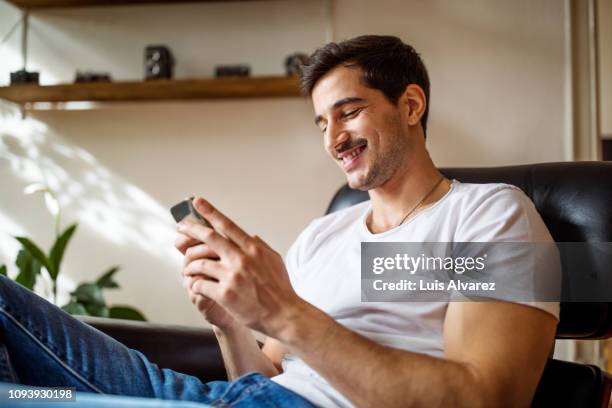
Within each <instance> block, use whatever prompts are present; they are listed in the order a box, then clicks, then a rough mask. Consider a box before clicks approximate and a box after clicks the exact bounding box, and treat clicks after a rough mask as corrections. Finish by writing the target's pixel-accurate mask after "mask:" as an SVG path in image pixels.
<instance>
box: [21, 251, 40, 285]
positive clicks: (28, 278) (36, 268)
mask: <svg viewBox="0 0 612 408" xmlns="http://www.w3.org/2000/svg"><path fill="white" fill-rule="evenodd" d="M15 265H17V268H19V274H18V275H17V277H16V278H15V282H17V283H19V284H20V285H22V286H24V287H26V288H28V289H30V290H33V289H34V285H35V284H36V277H37V276H38V275H39V274H40V268H41V265H40V262H38V261H37V260H36V259H34V257H33V256H32V253H31V252H30V251H28V250H27V249H21V250H20V251H19V253H18V254H17V259H16V260H15Z"/></svg>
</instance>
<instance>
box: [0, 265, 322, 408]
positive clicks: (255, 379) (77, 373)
mask: <svg viewBox="0 0 612 408" xmlns="http://www.w3.org/2000/svg"><path fill="white" fill-rule="evenodd" d="M0 382H1V383H5V384H2V386H0V389H1V388H2V387H5V388H6V387H7V386H9V385H8V384H6V383H12V384H25V385H30V386H44V387H75V389H76V391H77V401H79V404H78V405H79V406H81V405H86V406H88V407H98V406H100V407H102V406H104V407H112V406H120V405H123V403H122V402H121V401H122V400H124V399H125V398H121V397H116V396H124V397H126V396H129V397H139V398H132V399H130V400H129V401H130V402H129V403H126V405H129V406H135V405H136V406H137V405H141V406H143V407H144V406H152V405H147V404H146V403H145V401H146V400H142V398H157V399H164V400H175V401H177V400H178V401H190V402H191V404H189V403H184V404H183V405H181V403H180V402H175V403H171V402H170V401H168V402H165V403H164V404H169V405H168V406H172V407H174V405H173V404H175V405H176V406H177V407H178V406H194V405H197V404H194V403H199V404H206V405H208V406H215V407H217V406H219V407H221V406H222V407H296V408H299V407H307V408H311V407H314V405H312V404H311V403H310V402H308V401H307V400H306V399H304V398H303V397H301V396H300V395H298V394H296V393H294V392H293V391H291V390H288V389H287V388H284V387H282V386H281V385H278V384H276V383H275V382H273V381H271V380H270V379H269V378H267V377H265V376H263V375H261V374H259V373H255V372H253V373H248V374H246V375H243V376H242V377H240V378H238V379H236V380H234V381H211V382H208V383H203V382H202V381H200V380H199V379H198V378H196V377H193V376H190V375H186V374H182V373H179V372H176V371H172V370H169V369H165V368H159V367H158V366H157V365H155V364H153V363H151V362H150V361H148V360H147V358H146V357H145V356H144V355H143V354H142V353H140V352H138V351H136V350H132V349H129V348H127V347H125V346H124V345H123V344H121V343H119V342H118V341H115V340H114V339H112V338H111V337H109V336H107V335H105V334H104V333H101V332H100V331H98V330H96V329H94V328H93V327H90V326H88V325H86V324H85V323H82V322H81V321H79V320H77V319H75V318H73V317H71V316H70V315H68V314H66V313H65V312H63V311H62V310H61V309H59V308H58V307H56V306H54V305H52V304H51V303H49V302H47V301H46V300H44V299H42V298H41V297H39V296H37V295H35V294H34V293H32V292H31V291H29V290H27V289H25V288H23V287H22V286H20V285H19V284H17V283H15V282H13V281H11V280H9V279H7V278H6V277H4V276H1V275H0ZM83 393H93V394H98V395H92V394H83ZM100 394H105V396H101V395H100ZM108 395H113V396H114V397H109V396H108ZM150 402H152V401H150ZM158 402H159V401H158ZM51 404H52V406H53V407H59V405H58V403H51ZM70 404H73V405H70ZM105 404H108V405H105ZM2 405H3V406H6V405H5V404H2ZM16 406H19V407H24V406H25V405H23V403H21V402H19V403H17V405H16ZM38 406H40V405H38ZM66 406H74V403H66ZM164 406H166V405H164ZM200 406H202V405H200Z"/></svg>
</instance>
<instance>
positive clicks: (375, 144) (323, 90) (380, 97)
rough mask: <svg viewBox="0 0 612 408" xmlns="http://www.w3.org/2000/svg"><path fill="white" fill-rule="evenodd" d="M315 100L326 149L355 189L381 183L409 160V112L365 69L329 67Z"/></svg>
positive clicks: (316, 87)
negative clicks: (371, 81) (367, 77)
mask: <svg viewBox="0 0 612 408" xmlns="http://www.w3.org/2000/svg"><path fill="white" fill-rule="evenodd" d="M312 101H313V105H314V110H315V115H316V118H315V122H316V124H317V126H319V128H320V129H321V131H322V132H323V135H324V141H325V142H324V143H325V150H326V151H327V153H328V154H329V155H330V156H331V157H332V159H333V160H334V162H336V163H337V164H338V165H339V166H340V168H341V169H342V170H343V171H344V173H345V174H346V178H347V181H348V184H349V186H350V187H351V188H354V189H359V190H370V189H373V188H376V187H379V186H381V185H383V184H384V183H385V182H386V181H387V180H389V178H390V177H391V176H393V174H395V173H396V172H397V170H398V169H399V168H400V167H401V166H402V165H403V163H404V161H405V160H406V158H407V155H408V148H409V135H408V132H407V131H406V130H405V129H407V127H406V125H405V118H404V116H405V115H403V113H402V111H401V110H400V109H399V108H398V107H397V106H395V105H393V104H392V103H391V102H389V100H388V99H387V98H386V97H385V96H384V94H383V93H382V92H381V91H379V90H377V89H372V88H368V87H367V86H365V85H364V84H363V83H362V81H361V70H360V69H359V68H352V67H351V68H347V67H344V66H339V67H336V68H334V69H333V70H331V71H329V72H328V73H327V74H326V75H325V76H323V77H322V78H321V79H320V80H319V81H318V82H317V84H316V85H315V87H314V89H313V91H312Z"/></svg>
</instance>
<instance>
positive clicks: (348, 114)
mask: <svg viewBox="0 0 612 408" xmlns="http://www.w3.org/2000/svg"><path fill="white" fill-rule="evenodd" d="M359 112H361V108H357V109H353V110H352V111H349V112H346V113H343V114H342V118H347V119H350V118H352V117H355V116H357V114H358V113H359Z"/></svg>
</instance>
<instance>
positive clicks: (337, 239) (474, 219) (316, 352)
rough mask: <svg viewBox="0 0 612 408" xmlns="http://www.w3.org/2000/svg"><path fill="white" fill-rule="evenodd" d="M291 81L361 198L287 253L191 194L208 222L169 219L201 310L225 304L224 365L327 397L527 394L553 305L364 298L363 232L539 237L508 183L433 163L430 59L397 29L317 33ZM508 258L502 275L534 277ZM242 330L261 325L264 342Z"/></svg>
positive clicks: (444, 400) (374, 402)
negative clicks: (318, 43) (477, 179)
mask: <svg viewBox="0 0 612 408" xmlns="http://www.w3.org/2000/svg"><path fill="white" fill-rule="evenodd" d="M303 88H304V90H305V91H306V92H307V93H308V94H310V95H311V96H312V101H313V105H314V110H315V123H316V125H317V126H318V127H319V128H320V130H321V132H322V133H323V140H324V146H325V149H326V151H327V153H328V154H329V155H330V157H331V158H332V160H334V161H335V162H336V163H337V164H338V166H339V167H340V168H341V169H342V171H343V172H344V173H345V175H346V178H347V180H348V183H349V185H350V187H352V188H354V189H361V190H367V191H368V193H369V195H370V201H369V202H365V203H362V204H358V205H355V206H353V207H350V208H348V209H345V210H342V211H339V212H337V213H333V214H330V215H327V216H325V217H322V218H320V219H317V220H315V221H313V222H312V223H311V224H310V225H309V226H308V227H307V228H306V230H305V231H303V232H302V234H301V235H300V236H299V238H298V240H297V241H296V242H295V243H294V245H293V246H292V247H291V249H290V250H289V252H288V254H287V257H286V262H285V265H284V264H283V263H282V262H281V260H280V256H279V255H278V254H276V253H275V252H273V251H272V250H271V249H270V248H269V247H268V246H267V245H266V244H265V243H263V242H262V241H261V240H260V239H259V238H258V237H251V236H249V235H248V234H246V233H245V232H244V231H242V230H241V229H240V228H239V227H238V226H236V225H234V224H233V223H232V222H231V221H230V220H228V219H227V218H226V217H225V216H223V215H222V214H221V213H219V212H218V211H217V210H216V209H214V208H213V207H212V206H211V205H210V204H209V203H207V202H206V201H204V200H202V199H197V200H196V202H195V204H196V206H197V208H198V209H199V210H200V211H201V213H202V214H203V215H204V216H205V217H206V218H207V219H209V220H210V221H211V223H212V224H213V226H214V229H215V230H216V231H217V232H215V231H213V230H211V229H207V228H204V227H200V226H193V225H184V226H181V227H180V231H181V232H182V233H184V234H186V237H185V238H180V239H179V241H178V242H177V246H178V247H179V249H181V250H182V251H186V260H185V263H186V265H187V266H186V268H185V271H184V273H185V275H186V276H188V277H189V288H190V293H191V295H192V298H193V299H194V301H196V303H197V302H198V300H195V299H196V298H197V299H199V302H200V303H199V305H200V309H201V310H203V311H205V310H207V307H209V306H211V305H214V306H213V309H212V310H213V311H214V312H215V313H217V312H218V308H223V309H224V310H225V311H226V314H225V315H224V316H222V318H221V319H220V321H219V322H218V323H219V324H217V325H216V329H215V330H216V333H217V335H218V338H219V341H220V344H221V346H222V350H223V352H224V353H223V354H224V358H225V362H226V365H227V367H228V370H229V372H230V374H231V375H232V377H234V378H235V377H237V376H239V375H241V374H244V373H246V372H248V371H258V372H261V373H263V374H265V375H266V376H269V377H272V381H274V382H276V383H278V384H281V385H283V386H284V387H286V388H288V389H291V390H293V391H294V392H295V393H297V394H300V395H302V396H304V397H305V398H306V399H308V400H309V401H311V402H313V403H315V404H317V405H321V406H326V407H327V406H329V407H332V406H338V407H348V406H352V405H355V406H363V407H366V406H376V407H406V406H424V407H433V406H445V407H448V406H464V407H479V406H500V405H501V406H528V405H529V404H530V401H531V399H532V397H533V394H534V391H535V389H536V386H537V384H538V381H539V378H540V376H541V374H542V371H543V368H544V365H545V362H546V359H547V355H548V353H549V351H550V349H551V346H552V343H553V340H554V333H555V328H556V323H557V319H558V304H557V303H552V302H550V303H545V302H526V301H525V302H518V301H517V302H505V301H497V302H494V301H488V302H450V303H448V302H412V303H409V302H401V303H397V302H380V303H368V302H362V301H361V296H360V295H361V290H360V289H361V288H360V283H361V281H360V266H361V265H360V244H361V242H377V241H378V242H386V241H396V242H402V241H423V242H425V241H432V242H452V241H461V242H472V241H480V242H507V241H513V242H516V241H518V242H533V241H543V242H551V241H552V238H551V237H550V234H549V233H548V231H547V229H546V227H545V226H544V223H543V222H542V220H541V218H540V217H539V215H538V214H537V212H536V210H535V208H534V206H533V204H532V203H531V201H530V200H529V199H528V198H527V197H526V196H525V195H524V194H523V193H522V192H521V191H520V190H519V189H518V188H516V187H514V186H510V185H505V184H486V185H485V184H483V185H478V184H466V183H460V182H458V181H456V180H453V181H450V180H447V179H445V178H444V177H443V176H442V175H441V174H440V172H439V171H438V170H437V169H436V167H435V166H434V164H433V162H432V160H431V158H430V156H429V154H428V153H427V150H426V148H425V134H426V125H427V116H428V114H427V113H428V103H429V79H428V75H427V71H426V69H425V66H424V64H423V62H422V60H421V59H420V57H419V55H418V54H417V53H416V52H415V50H414V49H413V48H412V47H411V46H409V45H406V44H404V43H402V42H401V41H400V40H399V39H398V38H395V37H388V36H363V37H358V38H355V39H352V40H348V41H345V42H342V43H338V44H336V43H331V44H328V45H326V46H325V47H323V48H321V49H319V50H317V51H316V52H315V53H314V54H313V55H312V56H311V58H310V62H309V64H308V65H307V66H306V67H305V69H304V75H303ZM223 236H225V237H226V238H224V237H223ZM199 242H203V243H205V244H199V245H198V243H199ZM189 246H191V248H190V249H186V248H187V247H189ZM217 255H218V256H220V258H221V259H220V261H219V262H216V261H211V260H210V259H204V258H206V257H211V256H217ZM507 262H513V263H512V273H513V274H514V276H512V277H511V279H516V280H520V279H522V278H530V277H531V274H533V273H535V271H533V270H532V269H533V266H532V265H529V263H528V262H525V264H521V262H517V261H516V259H515V260H508V261H507ZM202 276H208V277H212V279H214V281H211V280H206V279H202ZM202 295H203V296H206V298H204V297H202ZM211 299H212V300H211ZM215 301H216V303H215ZM230 315H231V316H233V318H232V319H229V318H228V316H230ZM211 317H212V319H209V320H210V321H211V322H212V323H213V324H215V320H214V318H215V317H218V316H214V317H213V316H211ZM249 327H250V328H254V329H257V330H260V331H262V332H263V333H265V334H267V335H268V336H269V337H268V339H267V341H266V343H265V345H264V347H263V352H261V351H260V350H259V349H258V348H257V346H256V345H255V340H254V339H253V337H252V335H251V334H250V332H249V330H248V328H249ZM517 373H521V374H520V375H517Z"/></svg>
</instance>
